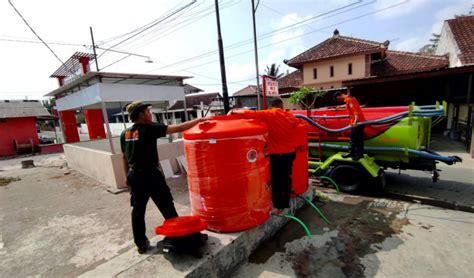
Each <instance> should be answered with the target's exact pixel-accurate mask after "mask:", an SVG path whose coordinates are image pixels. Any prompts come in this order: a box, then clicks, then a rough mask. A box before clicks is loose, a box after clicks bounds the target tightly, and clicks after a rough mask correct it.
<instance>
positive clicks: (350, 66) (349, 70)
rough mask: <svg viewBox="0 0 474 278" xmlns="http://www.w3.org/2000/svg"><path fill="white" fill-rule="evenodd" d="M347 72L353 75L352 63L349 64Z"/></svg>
mask: <svg viewBox="0 0 474 278" xmlns="http://www.w3.org/2000/svg"><path fill="white" fill-rule="evenodd" d="M347 74H349V75H352V63H349V64H348V65H347Z"/></svg>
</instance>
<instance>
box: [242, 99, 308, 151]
mask: <svg viewBox="0 0 474 278" xmlns="http://www.w3.org/2000/svg"><path fill="white" fill-rule="evenodd" d="M243 116H244V118H246V119H260V120H262V121H264V122H265V123H266V124H267V127H268V151H269V152H270V154H282V153H291V152H294V151H295V146H294V143H293V134H294V131H295V128H296V126H298V124H299V123H300V120H299V119H298V118H296V117H295V116H294V115H293V114H291V113H289V112H286V111H285V110H283V109H280V108H270V109H267V110H259V111H251V110H247V111H245V113H244V115H243Z"/></svg>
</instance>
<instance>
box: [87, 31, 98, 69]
mask: <svg viewBox="0 0 474 278" xmlns="http://www.w3.org/2000/svg"><path fill="white" fill-rule="evenodd" d="M89 29H90V31H91V39H92V50H93V51H94V60H95V68H96V69H97V71H99V62H97V54H96V53H95V42H94V33H93V32H92V27H89Z"/></svg>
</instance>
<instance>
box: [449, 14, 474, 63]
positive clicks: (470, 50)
mask: <svg viewBox="0 0 474 278" xmlns="http://www.w3.org/2000/svg"><path fill="white" fill-rule="evenodd" d="M446 22H447V23H448V24H449V28H450V29H451V31H452V33H453V36H454V40H455V41H456V43H457V45H458V47H459V50H460V52H461V54H460V55H459V59H460V60H461V62H462V63H463V64H464V65H467V64H474V16H463V17H458V18H455V19H450V20H447V21H446Z"/></svg>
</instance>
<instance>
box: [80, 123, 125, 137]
mask: <svg viewBox="0 0 474 278" xmlns="http://www.w3.org/2000/svg"><path fill="white" fill-rule="evenodd" d="M125 125H126V126H127V128H128V127H131V126H132V125H133V123H125ZM109 126H110V132H112V136H120V134H121V133H122V131H123V130H124V129H125V128H124V126H123V123H110V124H109ZM104 130H105V131H106V133H107V128H106V126H105V124H104ZM79 132H80V133H81V134H89V130H88V129H87V124H81V127H80V129H79Z"/></svg>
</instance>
